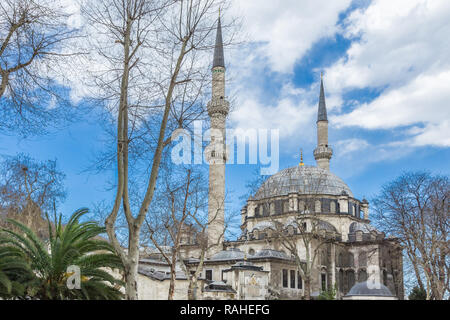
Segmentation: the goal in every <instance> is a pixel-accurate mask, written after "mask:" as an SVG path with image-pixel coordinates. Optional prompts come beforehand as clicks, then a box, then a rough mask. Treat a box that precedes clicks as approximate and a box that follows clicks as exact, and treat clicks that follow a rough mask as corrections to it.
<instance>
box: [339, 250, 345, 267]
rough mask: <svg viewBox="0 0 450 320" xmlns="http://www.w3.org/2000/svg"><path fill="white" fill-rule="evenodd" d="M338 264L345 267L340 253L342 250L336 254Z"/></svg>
mask: <svg viewBox="0 0 450 320" xmlns="http://www.w3.org/2000/svg"><path fill="white" fill-rule="evenodd" d="M338 266H339V267H345V265H344V255H343V254H342V252H341V253H339V256H338Z"/></svg>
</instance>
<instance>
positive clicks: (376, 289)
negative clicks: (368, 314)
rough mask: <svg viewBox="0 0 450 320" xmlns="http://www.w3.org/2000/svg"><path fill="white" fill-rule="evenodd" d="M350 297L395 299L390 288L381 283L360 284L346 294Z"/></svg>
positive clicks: (366, 282)
mask: <svg viewBox="0 0 450 320" xmlns="http://www.w3.org/2000/svg"><path fill="white" fill-rule="evenodd" d="M348 296H376V297H393V296H394V295H393V294H392V293H391V291H390V290H389V288H388V287H386V286H385V285H383V284H382V283H379V282H368V281H365V282H360V283H357V284H355V285H354V286H353V287H352V288H351V289H350V291H349V292H348V293H347V294H346V297H348Z"/></svg>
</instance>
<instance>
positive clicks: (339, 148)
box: [334, 138, 369, 157]
mask: <svg viewBox="0 0 450 320" xmlns="http://www.w3.org/2000/svg"><path fill="white" fill-rule="evenodd" d="M367 147H369V143H368V142H367V141H366V140H364V139H357V138H356V139H345V140H340V141H338V142H337V143H336V144H335V146H334V149H335V152H336V156H338V157H343V156H346V155H350V154H353V153H354V152H361V151H363V150H364V149H366V148H367Z"/></svg>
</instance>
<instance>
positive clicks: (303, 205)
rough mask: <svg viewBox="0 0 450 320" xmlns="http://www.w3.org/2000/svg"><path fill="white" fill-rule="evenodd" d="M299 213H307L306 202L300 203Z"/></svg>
mask: <svg viewBox="0 0 450 320" xmlns="http://www.w3.org/2000/svg"><path fill="white" fill-rule="evenodd" d="M298 211H299V212H301V213H303V212H304V211H305V201H300V202H299V204H298Z"/></svg>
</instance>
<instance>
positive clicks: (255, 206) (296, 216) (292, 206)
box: [138, 19, 404, 300]
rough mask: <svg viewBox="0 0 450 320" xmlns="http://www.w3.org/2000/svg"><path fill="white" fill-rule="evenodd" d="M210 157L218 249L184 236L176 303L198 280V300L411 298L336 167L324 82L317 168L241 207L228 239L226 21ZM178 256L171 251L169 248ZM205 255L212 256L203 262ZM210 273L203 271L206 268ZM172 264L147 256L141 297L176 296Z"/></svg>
mask: <svg viewBox="0 0 450 320" xmlns="http://www.w3.org/2000/svg"><path fill="white" fill-rule="evenodd" d="M207 108H208V114H209V116H210V119H211V142H212V143H211V146H212V149H211V150H212V151H211V152H210V153H208V157H209V164H210V167H209V202H208V216H209V218H208V219H209V225H208V230H207V243H208V249H207V251H206V252H204V255H202V249H201V248H200V245H199V244H198V241H197V240H198V239H197V235H196V232H195V230H192V229H191V228H188V227H186V228H185V230H184V234H183V237H182V239H183V246H182V250H183V255H182V257H183V259H185V260H184V261H183V265H184V267H185V269H184V271H183V269H182V268H181V266H180V267H179V268H177V272H176V280H175V293H174V298H175V299H187V298H188V297H189V296H188V287H189V283H190V282H192V278H191V277H188V276H187V275H186V273H187V272H186V267H187V268H189V269H190V271H189V272H191V274H194V273H195V270H197V269H196V268H197V267H198V265H199V264H200V263H202V268H201V272H200V273H199V276H198V277H197V278H196V280H197V281H196V285H195V298H196V299H239V300H246V299H252V300H258V299H260V300H263V299H296V300H301V299H305V298H309V297H311V298H313V299H314V298H317V297H319V295H321V293H322V294H323V293H324V292H327V291H328V292H330V291H334V295H335V298H336V299H343V300H352V299H353V300H357V299H384V300H396V299H403V297H404V289H403V265H402V248H401V246H400V244H399V242H398V241H397V240H396V239H394V238H386V237H385V235H384V233H382V232H379V231H377V230H376V229H375V228H374V227H373V226H371V224H370V216H369V203H368V201H367V200H365V199H363V200H359V199H356V198H355V197H354V195H353V193H352V191H351V189H350V188H349V187H348V185H347V184H346V183H345V182H344V181H343V180H342V179H340V178H339V177H338V176H336V175H335V174H333V173H332V172H331V171H330V160H331V159H332V156H333V150H332V148H331V147H330V146H329V144H328V119H327V108H326V103H325V90H324V84H323V78H321V84H320V97H319V105H318V115H317V122H316V125H317V148H316V149H315V150H314V158H315V160H316V163H317V166H307V165H304V163H303V160H302V162H301V163H300V164H299V165H297V166H295V167H292V168H288V169H285V170H282V171H280V172H278V173H276V174H274V175H273V176H271V177H269V178H268V179H267V180H266V181H265V182H264V183H262V185H261V186H260V187H259V189H258V191H257V192H256V193H255V194H254V195H253V196H252V197H250V198H249V199H248V200H247V202H246V205H245V206H244V207H243V208H242V210H241V230H242V234H241V236H240V237H239V238H238V239H236V240H233V241H224V236H223V235H224V216H225V210H224V205H223V204H224V201H225V161H224V160H225V159H226V156H227V155H226V152H224V151H223V150H225V148H224V146H225V141H224V140H225V139H224V138H223V137H224V133H225V126H226V119H227V115H228V112H229V103H228V101H227V100H226V96H225V62H224V50H223V42H222V28H221V24H220V19H219V21H218V26H217V35H216V45H215V50H214V60H213V67H212V99H211V101H210V102H209V103H208V106H207ZM168 252H170V248H168ZM203 256H204V258H202V257H203ZM198 270H200V269H198ZM169 282H170V273H169V266H168V265H167V264H166V263H165V261H164V260H163V259H161V254H160V253H158V252H157V251H152V250H146V251H145V252H143V254H142V256H141V260H140V265H139V282H138V292H139V298H140V299H167V293H168V290H169Z"/></svg>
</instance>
